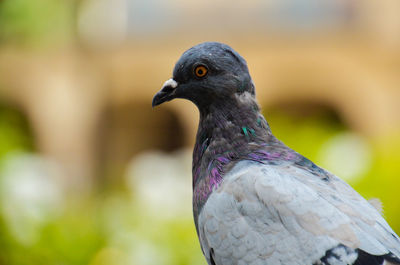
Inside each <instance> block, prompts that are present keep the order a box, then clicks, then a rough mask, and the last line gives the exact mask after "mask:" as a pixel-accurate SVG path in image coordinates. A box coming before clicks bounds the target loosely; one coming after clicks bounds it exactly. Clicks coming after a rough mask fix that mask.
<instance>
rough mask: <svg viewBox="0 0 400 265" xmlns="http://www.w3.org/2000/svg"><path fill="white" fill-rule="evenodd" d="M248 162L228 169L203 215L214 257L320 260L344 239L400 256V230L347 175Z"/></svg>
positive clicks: (203, 238)
mask: <svg viewBox="0 0 400 265" xmlns="http://www.w3.org/2000/svg"><path fill="white" fill-rule="evenodd" d="M240 163H246V164H245V166H243V164H242V165H239V166H238V167H237V169H235V168H233V169H232V170H231V172H230V173H228V174H227V175H226V176H225V178H224V181H223V182H222V184H221V185H220V186H219V188H218V189H217V190H215V191H214V192H213V193H212V195H211V196H210V197H209V199H208V201H207V203H206V204H205V206H204V208H203V210H202V212H201V213H200V215H199V222H198V224H199V237H200V242H201V245H202V248H203V250H204V253H205V254H206V258H207V259H208V261H209V264H212V263H211V262H213V263H215V264H216V265H225V264H285V265H287V264H313V263H315V262H317V261H319V260H321V259H322V258H323V257H324V256H325V255H326V253H327V251H329V250H331V249H335V247H337V246H339V245H340V246H341V245H343V246H345V247H346V248H349V249H352V250H353V252H354V251H363V253H364V252H365V253H367V254H368V255H370V256H381V257H384V256H385V255H393V257H394V258H397V259H398V258H399V257H400V240H399V238H398V236H397V235H396V234H395V233H394V232H393V230H392V229H391V228H390V226H389V225H388V224H387V222H386V221H385V220H384V219H383V218H382V216H381V215H380V214H379V212H378V211H377V210H376V209H375V208H374V207H373V206H372V205H371V204H370V203H368V201H366V200H365V199H364V198H362V197H361V196H360V195H359V194H358V193H357V192H355V191H354V190H353V189H352V188H351V187H350V186H349V185H347V184H346V183H345V182H343V181H342V180H340V179H339V178H337V177H335V176H333V175H332V176H331V177H330V178H329V181H326V180H322V179H321V178H317V177H316V176H315V175H313V174H311V173H310V172H308V171H306V170H304V169H302V168H299V167H296V166H295V165H293V164H289V163H287V165H279V166H278V165H277V166H274V165H264V164H260V163H256V162H251V161H243V162H240ZM240 163H239V164H240ZM211 249H213V253H214V254H213V256H212V258H211V255H210V254H209V253H210V250H211ZM353 252H351V253H352V255H353V254H354V253H353ZM288 253H290V254H288ZM349 253H350V252H349ZM357 253H358V252H357ZM360 253H361V252H360ZM347 258H348V259H353V262H355V261H356V260H355V259H354V257H352V256H349V257H347ZM211 260H212V261H211ZM393 260H396V259H393ZM393 260H391V261H392V262H393ZM260 262H261V263H260ZM315 264H318V263H315ZM320 264H323V263H320ZM326 264H328V263H326ZM334 264H350V263H334Z"/></svg>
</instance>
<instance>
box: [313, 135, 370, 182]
mask: <svg viewBox="0 0 400 265" xmlns="http://www.w3.org/2000/svg"><path fill="white" fill-rule="evenodd" d="M319 158H320V159H319V160H320V161H321V165H322V166H323V167H324V168H326V169H327V170H329V171H331V172H332V173H334V174H335V175H337V176H339V177H340V178H343V179H344V180H348V181H356V180H358V179H359V178H360V177H362V175H363V174H365V173H366V172H368V170H369V169H370V167H371V160H372V153H371V150H370V147H369V145H368V143H367V142H366V141H365V140H364V139H363V138H362V137H361V136H359V135H356V134H354V133H341V134H338V135H336V136H334V137H332V138H331V139H329V140H328V141H327V142H326V143H325V144H324V145H323V146H322V148H321V151H320V154H319Z"/></svg>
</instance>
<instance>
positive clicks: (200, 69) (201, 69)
mask: <svg viewBox="0 0 400 265" xmlns="http://www.w3.org/2000/svg"><path fill="white" fill-rule="evenodd" d="M207 72H208V69H207V67H205V66H204V65H199V66H197V67H196V68H195V69H194V74H195V75H196V76H197V77H204V76H205V75H206V74H207Z"/></svg>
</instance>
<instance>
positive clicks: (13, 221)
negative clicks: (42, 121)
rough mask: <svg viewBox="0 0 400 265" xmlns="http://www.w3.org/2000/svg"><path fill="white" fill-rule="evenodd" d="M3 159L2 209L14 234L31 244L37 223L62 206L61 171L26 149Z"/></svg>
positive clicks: (53, 164) (0, 200)
mask: <svg viewBox="0 0 400 265" xmlns="http://www.w3.org/2000/svg"><path fill="white" fill-rule="evenodd" d="M2 163H3V164H2V168H1V171H0V196H1V199H0V202H1V211H2V212H3V216H4V218H5V220H6V223H7V225H8V226H9V228H10V231H11V233H12V234H13V235H14V237H15V238H16V239H17V240H18V241H19V242H20V243H22V244H26V245H29V244H32V243H34V242H35V240H36V239H37V236H38V234H39V231H38V230H39V228H40V226H41V225H42V224H43V223H45V222H46V221H48V220H51V219H52V218H54V217H56V216H57V215H58V214H59V213H60V211H61V210H62V206H63V204H64V203H63V201H64V190H63V185H62V182H61V178H60V171H59V169H58V167H57V165H56V164H55V163H53V162H51V161H49V160H47V159H45V158H43V157H40V156H38V155H34V154H27V153H13V154H9V155H8V156H7V157H6V158H5V160H4V161H2Z"/></svg>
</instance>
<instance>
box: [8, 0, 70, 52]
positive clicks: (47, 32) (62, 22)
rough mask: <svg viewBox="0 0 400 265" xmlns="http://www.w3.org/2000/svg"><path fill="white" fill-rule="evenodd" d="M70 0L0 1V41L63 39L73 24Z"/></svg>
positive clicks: (17, 41)
mask: <svg viewBox="0 0 400 265" xmlns="http://www.w3.org/2000/svg"><path fill="white" fill-rule="evenodd" d="M72 3H73V1H61V0H59V1H53V0H34V1H32V0H3V1H0V25H1V26H0V40H1V41H3V42H10V41H11V42H13V43H19V44H38V43H42V42H47V41H58V40H65V38H66V37H67V36H68V34H70V31H71V26H72V25H74V23H73V16H72Z"/></svg>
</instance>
